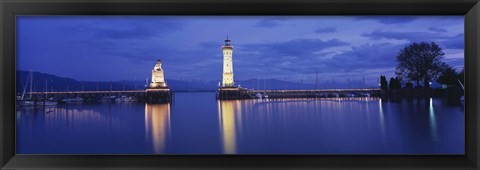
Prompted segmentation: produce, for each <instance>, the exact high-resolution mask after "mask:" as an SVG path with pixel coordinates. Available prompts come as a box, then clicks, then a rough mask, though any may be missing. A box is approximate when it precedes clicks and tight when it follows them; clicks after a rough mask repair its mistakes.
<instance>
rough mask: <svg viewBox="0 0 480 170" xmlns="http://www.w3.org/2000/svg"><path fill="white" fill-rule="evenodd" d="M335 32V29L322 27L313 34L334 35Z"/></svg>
mask: <svg viewBox="0 0 480 170" xmlns="http://www.w3.org/2000/svg"><path fill="white" fill-rule="evenodd" d="M334 32H337V28H336V27H324V28H319V27H318V28H316V29H315V33H319V34H320V33H334Z"/></svg>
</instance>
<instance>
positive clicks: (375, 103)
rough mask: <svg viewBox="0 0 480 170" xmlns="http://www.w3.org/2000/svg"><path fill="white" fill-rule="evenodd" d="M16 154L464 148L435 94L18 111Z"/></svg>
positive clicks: (191, 100) (449, 109)
mask: <svg viewBox="0 0 480 170" xmlns="http://www.w3.org/2000/svg"><path fill="white" fill-rule="evenodd" d="M16 116H17V153H19V154H223V153H225V154H463V153H464V112H463V108H462V107H460V106H445V105H443V104H442V101H441V100H439V99H433V100H430V101H427V103H425V102H424V101H422V102H420V103H417V102H416V101H408V100H403V101H402V102H400V103H391V102H387V101H382V100H381V99H379V98H352V99H263V100H262V99H252V100H231V101H217V100H216V99H215V93H213V92H211V93H210V92H208V93H207V92H204V93H175V96H174V101H173V102H172V103H171V104H140V103H135V104H133V103H132V104H89V105H60V106H58V107H56V108H47V109H40V110H36V111H35V110H33V109H20V110H18V111H17V113H16Z"/></svg>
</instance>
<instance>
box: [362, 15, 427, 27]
mask: <svg viewBox="0 0 480 170" xmlns="http://www.w3.org/2000/svg"><path fill="white" fill-rule="evenodd" d="M355 19H357V20H373V21H376V22H379V23H382V24H387V25H391V24H406V23H410V22H413V21H415V20H417V19H418V17H416V16H361V17H356V18H355Z"/></svg>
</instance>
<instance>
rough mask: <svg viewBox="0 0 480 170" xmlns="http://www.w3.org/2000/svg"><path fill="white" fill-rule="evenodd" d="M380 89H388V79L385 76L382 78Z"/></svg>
mask: <svg viewBox="0 0 480 170" xmlns="http://www.w3.org/2000/svg"><path fill="white" fill-rule="evenodd" d="M380 87H381V88H382V90H387V89H388V82H387V78H386V77H385V76H384V75H381V76H380Z"/></svg>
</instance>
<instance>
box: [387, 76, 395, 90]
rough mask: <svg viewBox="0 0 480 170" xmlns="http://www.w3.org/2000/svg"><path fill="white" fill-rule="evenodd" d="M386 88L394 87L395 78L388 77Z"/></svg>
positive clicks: (391, 88)
mask: <svg viewBox="0 0 480 170" xmlns="http://www.w3.org/2000/svg"><path fill="white" fill-rule="evenodd" d="M388 88H390V90H393V89H395V79H394V78H393V77H391V78H390V83H389V84H388Z"/></svg>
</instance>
